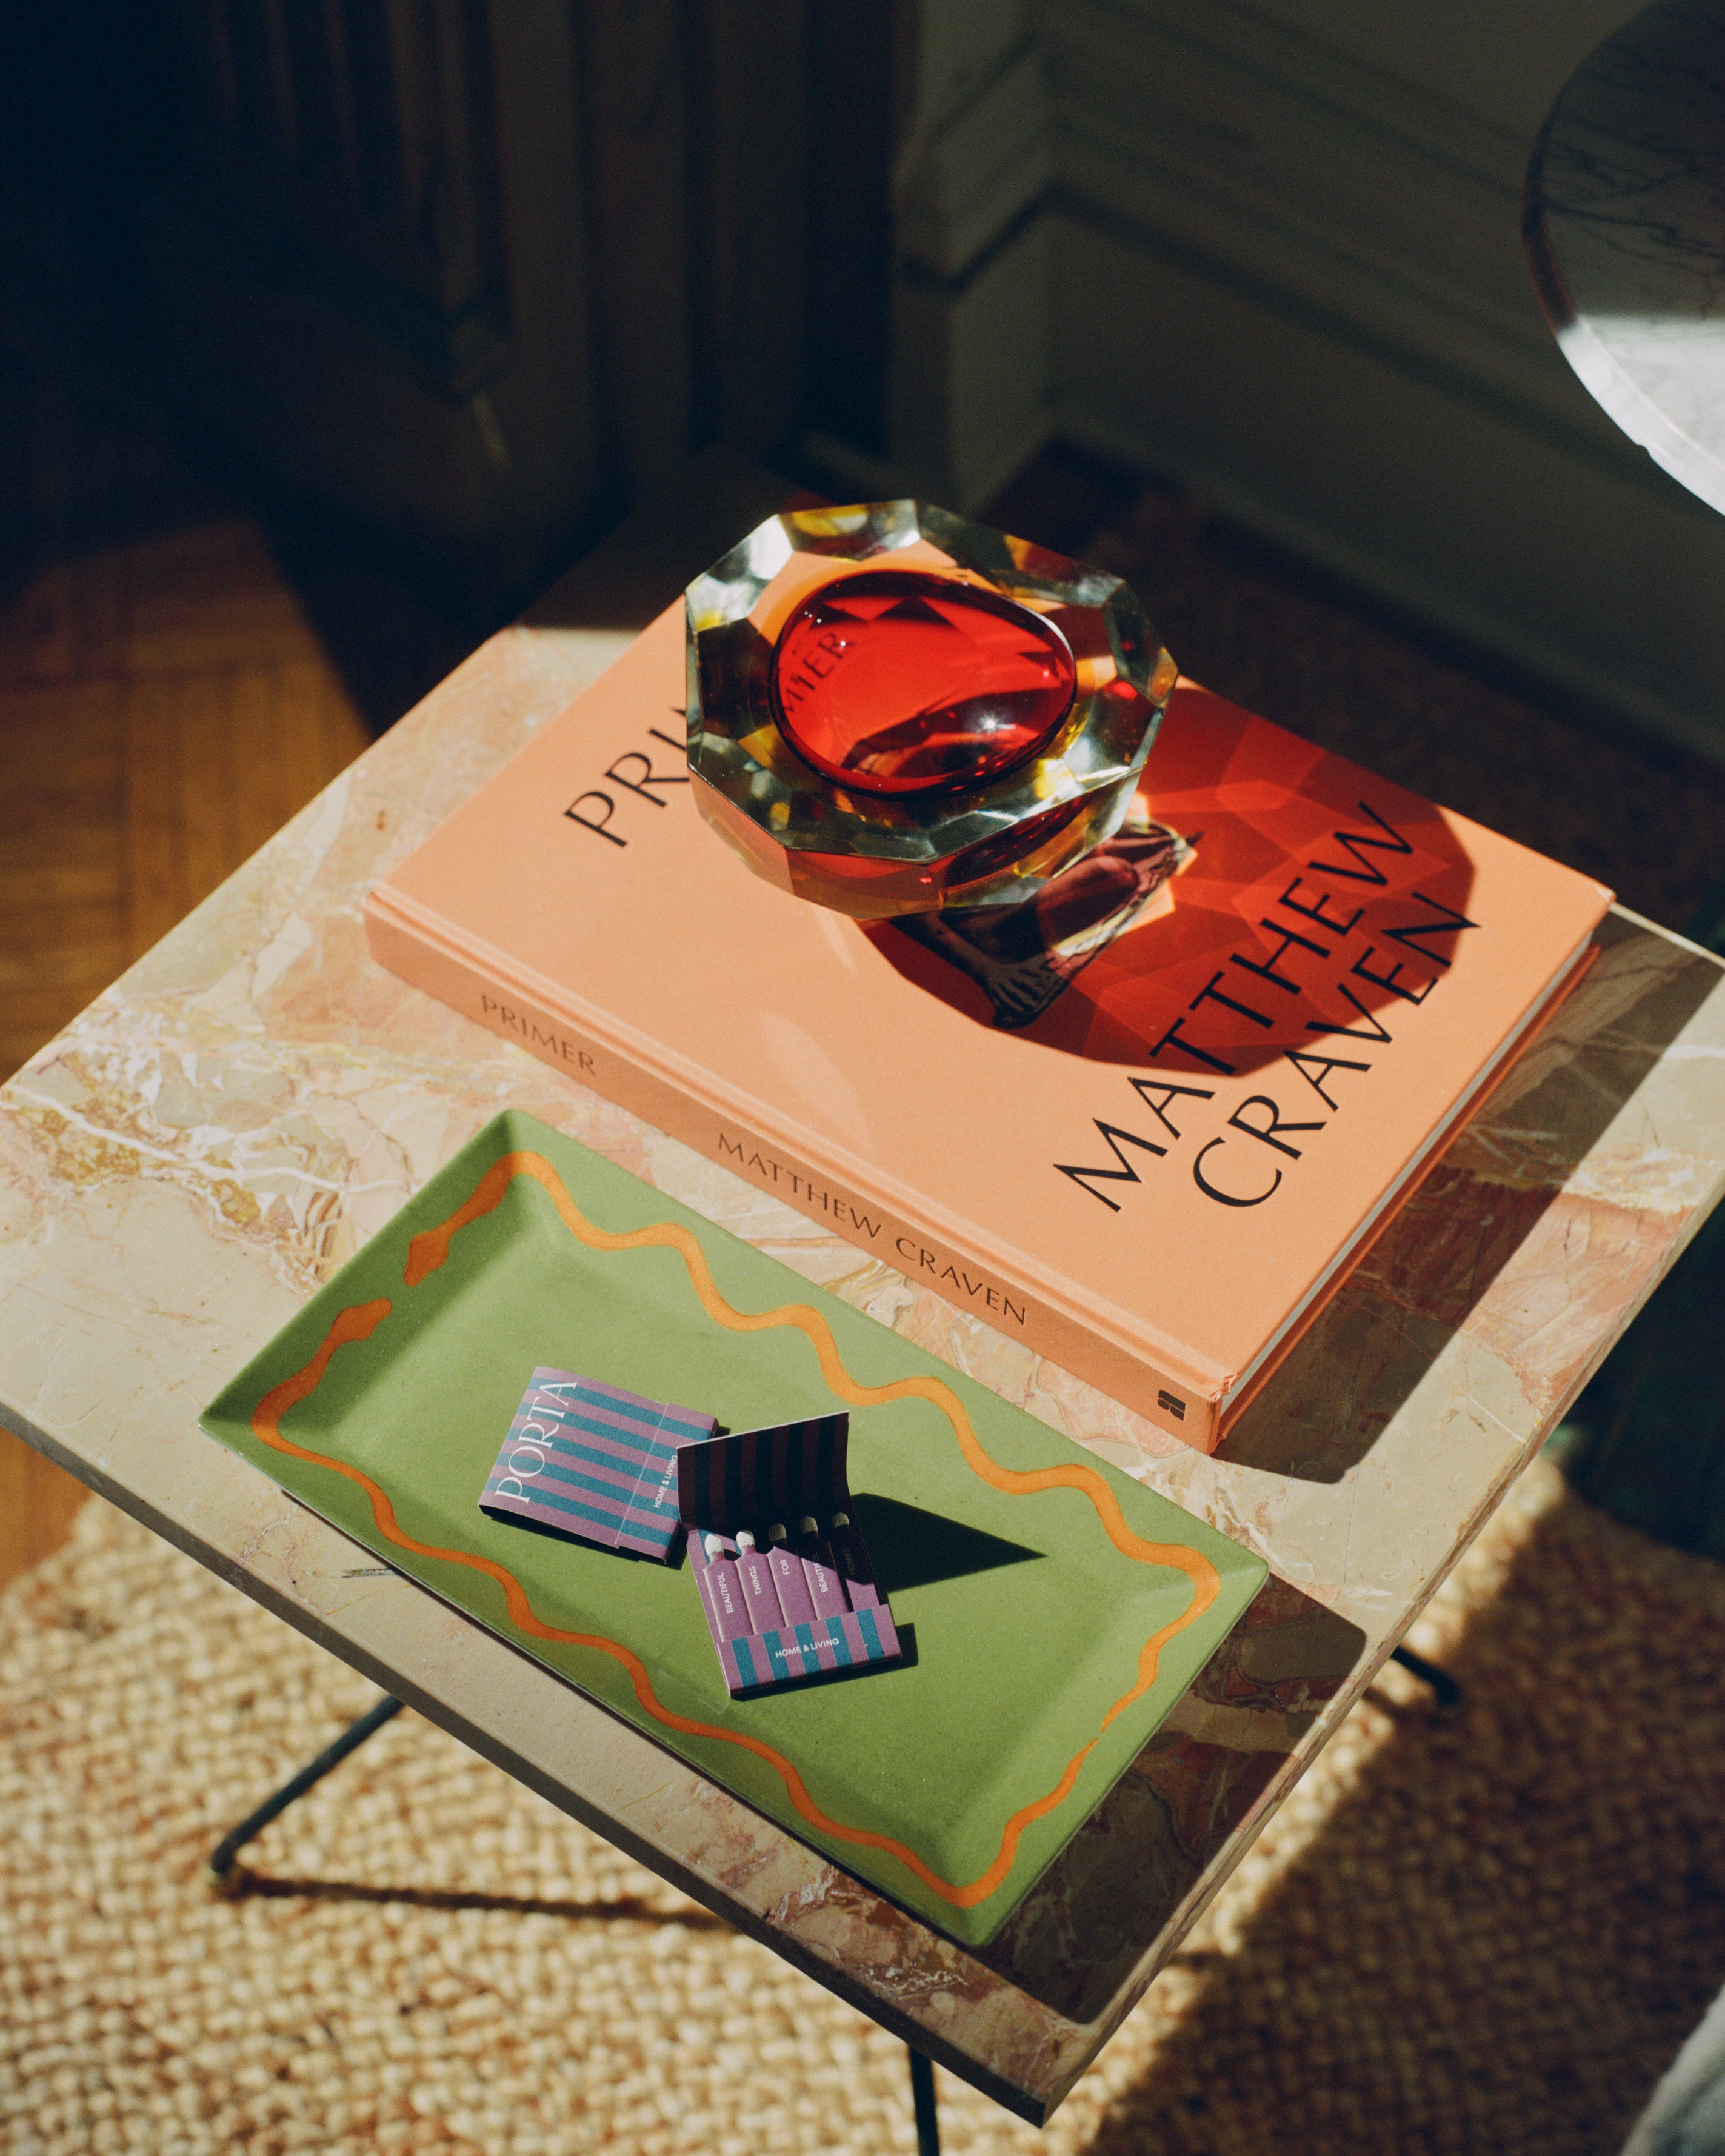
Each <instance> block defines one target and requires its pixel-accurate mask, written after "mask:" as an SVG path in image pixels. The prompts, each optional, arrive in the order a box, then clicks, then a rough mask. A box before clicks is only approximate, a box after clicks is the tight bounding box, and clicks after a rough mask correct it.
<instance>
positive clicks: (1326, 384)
mask: <svg viewBox="0 0 1725 2156" xmlns="http://www.w3.org/2000/svg"><path fill="white" fill-rule="evenodd" d="M1546 4H1547V8H1548V13H1549V10H1550V0H1546ZM1033 22H1034V31H1035V38H1036V48H1037V49H1036V54H1035V64H1034V65H1033V64H1032V62H1031V61H1030V60H1029V59H1026V58H1025V57H1024V55H1023V54H1022V53H1015V56H1014V57H1013V59H1012V60H1011V64H1010V66H1009V67H1004V69H1003V72H1002V73H1001V74H1000V77H999V84H998V85H996V86H994V87H993V88H990V89H988V90H986V91H985V92H984V93H983V94H980V95H979V96H978V100H977V101H976V103H975V106H974V110H973V109H972V108H970V107H967V108H966V112H965V114H961V115H959V117H958V118H957V119H956V120H954V121H952V123H951V124H950V126H947V125H946V124H944V123H943V124H942V126H941V127H940V128H938V129H937V130H936V131H935V137H933V138H931V140H930V141H927V142H924V143H923V144H922V146H921V147H920V150H919V159H918V170H919V172H922V173H923V174H924V175H925V176H930V177H927V184H926V185H924V186H922V188H921V191H920V193H917V195H916V217H914V218H907V220H906V233H907V234H910V233H911V229H912V228H914V237H915V239H916V246H915V247H914V249H907V251H906V254H905V255H904V256H903V257H902V258H901V275H900V279H899V283H898V285H897V288H896V292H897V297H896V309H897V312H896V322H895V334H896V350H895V357H894V364H893V381H894V388H893V398H892V413H891V423H890V427H889V436H890V448H889V454H887V456H886V457H885V458H884V459H856V458H855V457H852V458H850V459H843V458H842V454H841V455H837V456H835V455H833V454H828V455H826V456H824V457H823V458H822V459H821V461H823V462H824V464H825V465H826V466H827V468H828V469H835V468H836V467H837V466H838V465H839V464H840V463H841V462H848V463H849V465H850V466H851V467H852V470H853V474H854V479H855V483H856V484H858V485H861V484H863V483H864V482H865V480H869V481H871V482H872V483H873V485H875V486H878V487H880V489H883V490H884V489H886V488H887V487H891V488H894V489H906V490H915V491H921V492H924V493H928V494H932V495H934V497H935V498H936V499H937V500H947V501H948V502H950V503H951V504H952V506H954V507H957V508H963V509H968V508H973V507H975V506H978V504H979V503H980V502H982V501H983V500H986V499H987V498H988V495H990V494H991V493H993V491H994V490H997V489H998V488H999V486H1000V485H1002V484H1004V481H1005V480H1007V478H1008V477H1009V475H1010V471H1011V469H1012V465H1013V462H1014V460H1015V459H1024V458H1027V457H1029V455H1032V454H1034V451H1035V449H1037V448H1038V447H1039V446H1040V444H1041V443H1042V442H1043V441H1045V440H1046V439H1050V438H1051V437H1053V436H1055V435H1059V436H1061V437H1064V438H1065V439H1070V440H1071V441H1073V442H1075V443H1076V444H1081V445H1082V446H1086V447H1088V448H1091V449H1096V450H1099V451H1101V452H1103V453H1105V454H1108V455H1110V456H1111V457H1115V458H1117V459H1122V460H1123V461H1126V462H1127V463H1128V464H1130V465H1135V466H1137V468H1139V469H1141V470H1144V471H1145V472H1146V474H1147V475H1158V476H1161V477H1164V478H1168V479H1171V480H1174V481H1176V482H1177V483H1178V484H1179V485H1183V486H1185V487H1188V488H1190V489H1194V490H1197V491H1199V492H1200V493H1202V494H1203V495H1205V496H1206V497H1208V498H1209V500H1212V501H1214V503H1215V504H1216V505H1217V506H1219V508H1221V509H1222V510H1223V511H1225V513H1226V514H1227V515H1228V516H1230V518H1232V519H1234V520H1235V521H1238V522H1239V523H1240V524H1242V525H1245V526H1247V527H1249V528H1250V529H1252V530H1255V531H1259V532H1261V533H1263V534H1265V535H1266V536H1268V537H1270V538H1271V539H1273V540H1274V541H1275V542H1276V543H1278V544H1279V545H1281V546H1282V547H1286V548H1288V549H1290V550H1291V551H1292V552H1296V553H1297V554H1299V555H1301V556H1303V557H1305V558H1307V559H1308V560H1310V561H1312V562H1315V563H1317V564H1320V565H1322V567H1325V568H1326V569H1327V570H1330V571H1332V572H1335V573H1337V574H1338V575H1340V576H1342V577H1345V578H1346V579H1348V581H1349V582H1350V583H1353V584H1355V585H1357V586H1358V587H1359V588H1363V590H1365V591H1368V592H1370V593H1374V594H1376V595H1377V596H1378V597H1379V598H1382V599H1384V601H1386V602H1387V603H1389V604H1390V605H1392V606H1393V607H1394V608H1397V609H1399V611H1401V612H1403V613H1407V614H1410V615H1413V616H1415V617H1417V618H1419V619H1421V620H1423V621H1425V622H1426V623H1428V624H1431V625H1432V626H1433V627H1434V628H1435V629H1437V630H1438V631H1439V632H1440V634H1443V635H1444V636H1445V637H1446V638H1448V639H1452V640H1454V641H1455V642H1456V643H1458V644H1461V645H1464V646H1466V647H1470V648H1471V649H1474V650H1476V651H1477V652H1480V653H1482V654H1490V655H1491V656H1492V657H1493V658H1495V660H1497V661H1499V662H1501V664H1502V665H1503V667H1504V668H1505V669H1506V670H1508V671H1511V672H1512V673H1513V674H1514V675H1517V676H1519V677H1522V678H1523V679H1531V680H1538V681H1543V682H1546V683H1548V684H1550V685H1553V688H1555V689H1557V690H1560V691H1562V692H1563V694H1564V695H1566V696H1568V697H1570V698H1572V699H1581V700H1584V701H1585V702H1586V703H1587V704H1588V705H1589V706H1592V707H1593V708H1594V709H1595V710H1598V711H1609V712H1615V713H1616V714H1619V715H1620V716H1622V717H1623V718H1624V719H1625V720H1626V721H1630V722H1631V723H1633V724H1634V725H1635V726H1637V727H1638V728H1640V729H1643V730H1646V731H1651V732H1652V733H1655V734H1656V735H1658V736H1659V737H1662V738H1663V739H1665V740H1666V741H1668V742H1672V743H1675V744H1677V745H1679V746H1681V747H1682V748H1684V749H1686V750H1689V751H1693V752H1699V753H1701V754H1702V755H1704V756H1706V757H1709V758H1710V759H1712V760H1713V761H1716V762H1721V763H1725V608H1720V606H1719V605H1718V603H1717V593H1719V591H1720V590H1721V589H1722V588H1725V520H1721V519H1720V518H1718V517H1716V516H1713V515H1712V512H1711V511H1707V510H1706V509H1704V508H1703V507H1702V506H1701V505H1700V504H1699V503H1697V502H1696V501H1695V500H1692V498H1691V497H1690V496H1689V495H1686V494H1685V493H1684V492H1683V491H1682V490H1681V488H1679V487H1678V486H1677V485H1675V483H1673V482H1672V481H1671V480H1669V479H1668V478H1667V477H1666V475H1665V474H1664V473H1662V472H1661V471H1660V470H1657V469H1656V467H1655V466H1654V465H1653V464H1652V463H1651V460H1650V459H1648V458H1646V457H1645V455H1644V454H1641V453H1640V452H1639V451H1637V450H1636V449H1635V448H1634V447H1633V445H1631V444H1629V443H1628V442H1627V441H1626V440H1625V439H1624V438H1623V436H1622V435H1621V434H1619V433H1618V432H1617V430H1616V429H1615V428H1613V427H1612V426H1611V424H1610V423H1609V421H1608V420H1606V419H1605V418H1604V416H1603V414H1601V413H1599V411H1598V410H1597V409H1596V408H1595V407H1594V405H1593V403H1591V401H1590V400H1589V398H1588V397H1587V396H1586V394H1585V393H1584V391H1583V390H1582V389H1581V388H1580V386H1579V383H1577V382H1575V380H1574V377H1572V375H1571V374H1570V372H1569V370H1568V367H1566V366H1565V364H1564V362H1563V359H1562V357H1560V355H1559V354H1558V351H1557V349H1556V347H1555V346H1554V344H1553V341H1552V340H1551V338H1550V336H1549V335H1548V332H1547V331H1546V330H1545V328H1544V326H1543V322H1542V321H1541V320H1540V317H1539V314H1538V307H1537V305H1536V303H1535V300H1534V298H1533V294H1532V288H1531V285H1530V282H1529V280H1528V278H1527V272H1526V269H1525V265H1524V264H1523V263H1522V258H1521V252H1520V239H1519V219H1518V217H1517V195H1518V190H1519V185H1520V179H1521V172H1522V163H1523V161H1524V159H1525V155H1526V146H1525V145H1524V144H1523V143H1522V141H1521V140H1520V139H1519V136H1517V134H1516V132H1515V131H1514V130H1513V129H1512V128H1510V127H1508V126H1503V125H1500V124H1498V123H1497V122H1496V121H1491V120H1488V119H1486V118H1484V117H1482V116H1481V115H1477V114H1472V113H1468V112H1465V111H1463V110H1461V109H1460V108H1459V107H1457V106H1455V105H1453V104H1451V103H1449V102H1446V101H1445V100H1444V99H1442V98H1440V97H1438V96H1436V95H1433V94H1432V93H1430V91H1429V90H1423V89H1421V88H1420V87H1419V86H1418V85H1414V84H1413V83H1410V82H1408V81H1405V80H1400V79H1399V78H1397V77H1394V76H1393V75H1391V74H1387V73H1385V72H1384V71H1382V70H1381V69H1374V68H1373V67H1369V66H1368V65H1366V64H1364V63H1363V62H1362V61H1361V60H1360V59H1358V58H1356V57H1352V56H1350V55H1349V54H1348V53H1345V52H1343V51H1342V50H1341V49H1339V48H1337V47H1336V46H1334V45H1332V44H1327V43H1326V42H1325V41H1323V40H1322V38H1318V37H1317V36H1314V35H1312V34H1310V33H1307V31H1304V30H1301V29H1299V28H1296V27H1294V26H1293V25H1291V23H1289V22H1287V21H1286V20H1277V19H1276V18H1273V17H1272V16H1271V15H1270V14H1267V13H1264V12H1262V11H1261V10H1260V9H1259V8H1255V7H1253V6H1250V5H1249V4H1245V0H1212V4H1211V5H1210V6H1209V7H1207V8H1204V10H1201V11H1196V12H1194V11H1193V10H1192V9H1190V8H1187V7H1185V6H1184V5H1183V0H1060V5H1059V6H1058V7H1046V8H1039V9H1036V10H1034V13H1033ZM1039 86H1040V88H1039ZM1009 93H1010V95H1009ZM1037 95H1041V96H1042V97H1043V98H1044V100H1045V110H1046V114H1047V123H1046V124H1047V127H1048V131H1049V136H1048V155H1047V159H1046V168H1047V169H1048V170H1049V171H1050V172H1052V175H1053V178H1052V182H1051V184H1050V186H1049V187H1048V188H1047V189H1046V191H1045V192H1044V193H1041V194H1040V196H1038V197H1035V198H1031V199H1030V200H1029V201H1026V200H1024V198H1022V196H1021V195H1013V196H1011V198H1010V199H1011V203H1013V204H1014V205H1015V207H1014V208H1013V210H1012V221H1011V222H1010V223H1004V224H1003V225H1002V226H1001V228H1000V229H999V232H998V233H997V234H994V236H993V238H990V237H989V236H988V234H987V233H986V232H985V230H984V229H983V228H984V227H985V226H986V225H987V224H988V217H986V216H983V217H980V218H979V217H978V210H979V208H980V206H981V205H982V204H983V203H985V202H987V203H992V204H993V205H994V208H995V209H997V210H998V211H999V215H1000V216H1001V217H1003V218H1004V215H1005V206H1006V205H1007V204H1008V201H1009V197H1008V194H1005V193H999V186H998V183H999V174H998V172H997V170H996V168H995V167H994V166H993V164H990V163H988V162H987V160H986V159H985V158H984V157H983V149H982V148H978V147H977V146H976V144H975V142H973V139H972V138H973V137H975V136H978V128H977V126H975V125H973V124H972V123H973V121H974V115H975V113H976V112H980V111H982V110H983V107H984V106H987V108H988V111H989V112H991V113H992V112H993V105H994V104H995V103H1003V105H1010V107H1011V110H1012V113H1013V115H1014V121H1015V127H1016V129H1017V133H1015V134H1014V140H1015V141H1016V140H1017V139H1018V135H1019V134H1022V133H1023V131H1024V127H1026V126H1029V122H1030V120H1031V119H1032V118H1033V117H1034V112H1035V110H1036V96H1037ZM966 115H969V117H968V118H967V116H966ZM992 133H993V134H998V133H999V128H998V127H997V128H995V129H993V131H992ZM981 134H982V135H983V136H988V135H990V134H991V131H989V130H982V131H981ZM985 146H986V145H985ZM1032 162H1034V164H1035V168H1036V171H1037V172H1039V173H1040V171H1041V170H1042V169H1043V162H1042V161H1041V159H1040V153H1039V156H1038V158H1037V159H1036V160H1034V161H1032ZM972 165H974V166H975V168H976V169H975V172H974V175H973V183H968V182H967V177H966V175H967V172H968V171H969V169H970V167H971V166H972ZM1024 169H1025V170H1029V166H1028V165H1027V166H1025V167H1024ZM935 177H938V182H939V184H938V185H936V184H935ZM991 189H992V190H993V192H991ZM906 207H907V208H908V207H909V205H908V204H907V205H906ZM947 226H950V228H951V229H950V231H946V230H944V227H947ZM959 264H963V267H962V269H961V268H959V267H958V265H959ZM942 271H944V272H945V273H946V274H941V273H942ZM813 446H814V445H811V448H813ZM824 447H825V448H826V449H829V450H831V451H837V450H839V445H837V444H826V445H824ZM817 454H818V452H817ZM865 466H866V470H865V468H864V467H865Z"/></svg>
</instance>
